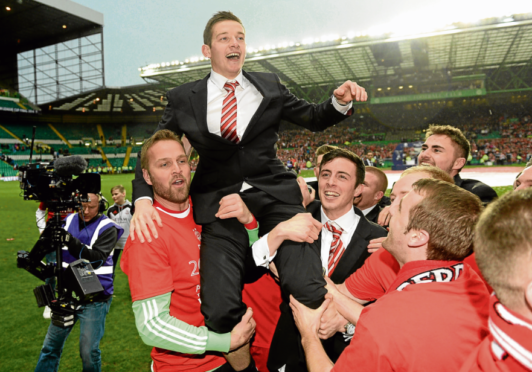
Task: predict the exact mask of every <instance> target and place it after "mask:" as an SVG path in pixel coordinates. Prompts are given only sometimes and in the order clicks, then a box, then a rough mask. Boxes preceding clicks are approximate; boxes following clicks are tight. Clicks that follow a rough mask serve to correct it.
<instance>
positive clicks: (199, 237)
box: [194, 229, 201, 242]
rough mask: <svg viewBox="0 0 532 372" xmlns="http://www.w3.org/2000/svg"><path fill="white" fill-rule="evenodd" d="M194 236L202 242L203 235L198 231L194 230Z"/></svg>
mask: <svg viewBox="0 0 532 372" xmlns="http://www.w3.org/2000/svg"><path fill="white" fill-rule="evenodd" d="M194 234H195V235H196V238H198V240H199V241H200V242H201V233H200V232H199V231H198V230H196V229H194Z"/></svg>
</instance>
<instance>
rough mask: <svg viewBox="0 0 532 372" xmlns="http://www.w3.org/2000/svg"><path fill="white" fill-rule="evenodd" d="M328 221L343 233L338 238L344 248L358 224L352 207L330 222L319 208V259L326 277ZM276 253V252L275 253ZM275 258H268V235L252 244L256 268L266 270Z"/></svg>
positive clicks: (329, 246)
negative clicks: (338, 227)
mask: <svg viewBox="0 0 532 372" xmlns="http://www.w3.org/2000/svg"><path fill="white" fill-rule="evenodd" d="M328 221H332V222H335V223H336V224H337V225H338V226H340V227H341V228H342V229H343V230H344V231H343V232H342V235H341V236H340V240H341V241H342V244H343V245H344V247H346V249H347V246H348V245H349V243H350V242H351V238H352V237H353V234H354V233H355V230H356V229H357V226H358V222H359V221H360V217H359V216H357V215H356V213H355V210H354V208H353V207H351V209H350V210H349V212H347V213H346V214H344V215H343V216H342V217H340V218H337V219H336V220H330V219H329V218H328V217H327V215H326V214H325V211H324V210H323V207H321V221H320V222H321V223H322V224H323V225H324V226H323V228H322V229H321V251H320V258H321V264H322V267H323V270H324V272H325V273H326V275H329V265H328V262H329V252H330V250H331V243H332V241H333V233H332V232H330V231H329V230H327V228H326V227H325V223H326V222H328ZM276 253H277V252H276ZM274 258H275V254H274V255H273V256H271V257H270V247H269V246H268V234H266V235H264V236H263V237H262V238H260V239H259V240H258V241H257V242H255V244H253V259H254V260H255V264H256V265H257V266H262V267H265V268H268V266H269V264H270V262H272V260H273V259H274Z"/></svg>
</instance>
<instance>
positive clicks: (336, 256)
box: [325, 221, 345, 276]
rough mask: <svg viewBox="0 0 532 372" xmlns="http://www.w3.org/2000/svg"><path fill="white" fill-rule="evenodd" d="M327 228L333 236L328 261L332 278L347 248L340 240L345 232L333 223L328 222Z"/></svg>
mask: <svg viewBox="0 0 532 372" xmlns="http://www.w3.org/2000/svg"><path fill="white" fill-rule="evenodd" d="M325 228H326V229H327V230H329V231H330V232H332V234H333V240H332V243H331V249H330V251H329V261H328V267H329V276H331V274H332V272H333V271H334V269H335V268H336V265H337V264H338V261H340V257H342V254H343V253H344V251H345V247H344V245H343V243H342V240H341V239H340V237H341V236H342V232H343V231H344V230H343V229H342V228H341V227H340V226H338V225H337V224H336V223H335V222H332V221H328V222H326V223H325Z"/></svg>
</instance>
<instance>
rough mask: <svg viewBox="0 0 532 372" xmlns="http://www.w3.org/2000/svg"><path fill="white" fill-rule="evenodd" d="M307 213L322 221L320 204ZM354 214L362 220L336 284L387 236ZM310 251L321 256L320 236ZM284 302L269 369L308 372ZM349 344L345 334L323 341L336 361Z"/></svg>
mask: <svg viewBox="0 0 532 372" xmlns="http://www.w3.org/2000/svg"><path fill="white" fill-rule="evenodd" d="M307 211H308V212H309V213H312V216H313V217H314V219H316V220H318V221H320V222H321V202H319V201H314V202H312V203H311V204H309V205H308V206H307ZM354 211H355V213H356V214H357V215H358V216H359V217H360V221H359V222H358V226H357V228H356V230H355V232H354V233H353V237H352V238H351V241H350V242H349V245H348V246H347V248H346V251H345V252H344V254H343V255H342V257H341V258H340V262H339V263H338V265H337V267H336V268H335V270H334V272H333V274H332V275H331V277H330V278H331V280H332V281H333V282H334V283H336V284H341V283H343V282H344V281H345V280H346V279H347V278H348V277H349V276H350V275H351V274H352V273H354V272H355V271H356V270H357V269H359V268H360V267H361V266H362V265H363V264H364V261H366V259H367V258H368V257H369V256H370V253H368V249H367V247H368V244H369V241H370V240H371V239H376V238H380V237H383V236H386V235H387V234H388V232H387V231H386V229H384V228H383V227H381V226H379V225H377V224H375V223H373V222H370V221H368V220H367V219H366V218H365V217H364V215H363V214H362V212H361V211H360V210H359V209H357V208H356V207H355V208H354ZM310 248H311V249H314V250H316V253H317V254H318V256H320V255H321V253H320V252H321V233H320V235H319V237H318V240H316V241H315V242H314V243H313V244H311V246H310ZM284 300H285V302H283V303H282V304H281V317H280V320H279V324H278V325H277V329H276V330H275V336H274V338H273V341H272V345H271V349H270V356H269V359H268V368H269V369H270V370H272V371H273V370H275V371H276V370H277V369H279V368H280V367H282V366H283V365H284V364H288V365H287V369H286V371H287V372H291V371H304V370H306V365H305V354H304V352H303V348H302V347H301V339H300V335H299V331H298V330H297V327H296V325H295V323H294V318H293V316H292V311H291V309H290V307H289V306H288V304H287V302H286V299H284ZM348 344H349V343H348V342H345V341H344V337H343V334H342V333H340V332H339V333H337V334H336V335H335V336H333V337H331V338H330V339H328V340H325V341H323V346H324V348H325V351H326V352H327V355H329V358H331V360H332V361H333V362H334V361H336V360H337V359H338V357H339V356H340V353H341V352H342V351H343V350H344V349H345V348H346V347H347V345H348Z"/></svg>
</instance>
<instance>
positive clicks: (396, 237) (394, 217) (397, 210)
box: [382, 190, 425, 266]
mask: <svg viewBox="0 0 532 372" xmlns="http://www.w3.org/2000/svg"><path fill="white" fill-rule="evenodd" d="M421 200H423V197H422V196H421V195H420V194H418V193H416V192H415V191H413V190H411V191H409V192H407V193H406V194H405V195H404V196H403V197H401V198H398V199H397V200H396V202H394V203H393V204H392V206H391V207H390V215H391V219H390V225H389V232H388V236H387V237H386V239H385V240H384V241H383V242H382V247H383V248H384V249H386V250H387V251H388V252H390V253H391V254H392V255H393V256H394V257H395V259H396V260H397V262H399V264H400V265H401V266H402V265H404V264H405V263H406V262H408V261H410V258H411V257H410V256H411V254H412V253H422V254H423V255H424V252H413V251H411V250H410V249H409V248H410V247H411V246H412V244H416V242H417V238H418V237H419V235H420V234H421V232H420V231H417V230H410V231H408V232H407V226H408V224H409V219H410V210H411V209H412V208H413V207H414V206H416V205H417V204H419V203H420V202H421ZM423 255H422V256H421V258H422V259H425V257H423Z"/></svg>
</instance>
